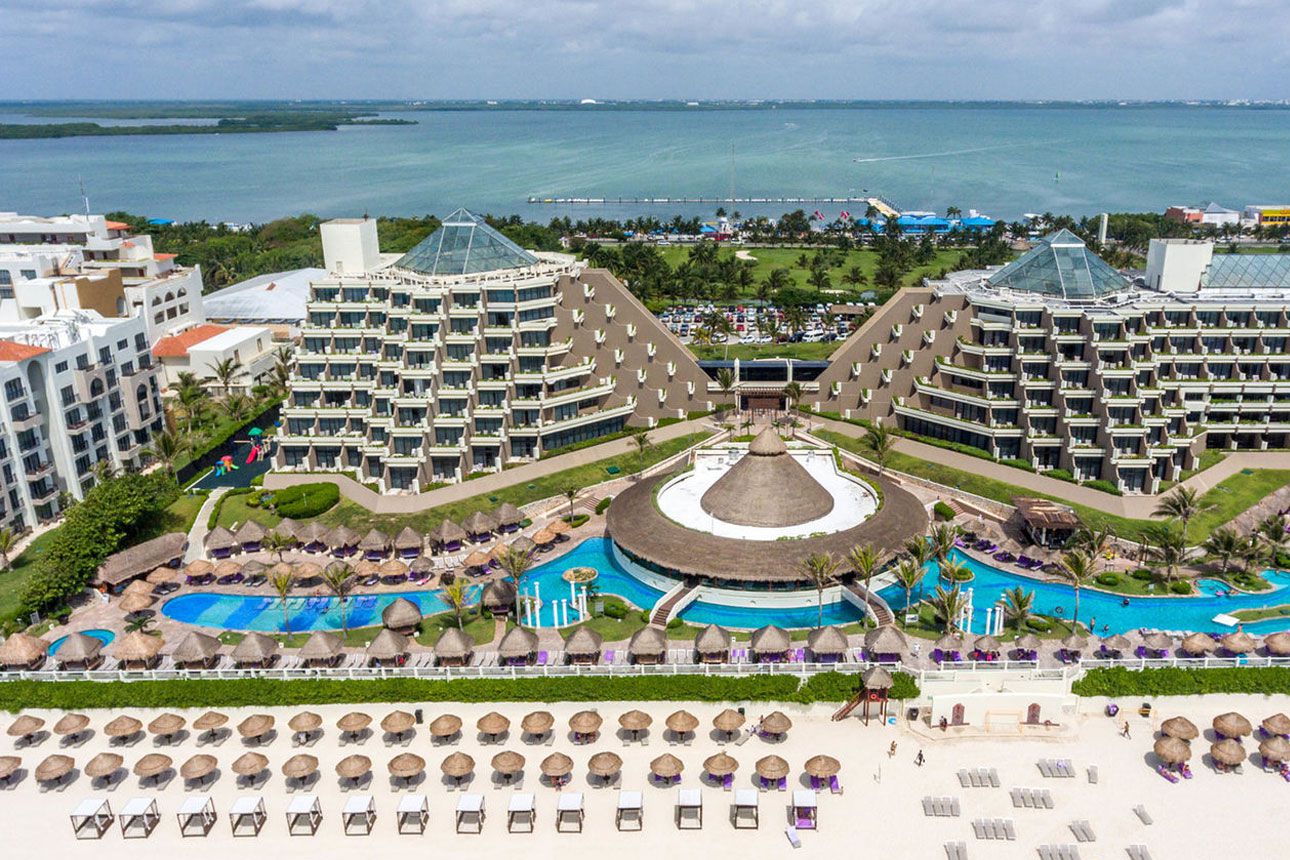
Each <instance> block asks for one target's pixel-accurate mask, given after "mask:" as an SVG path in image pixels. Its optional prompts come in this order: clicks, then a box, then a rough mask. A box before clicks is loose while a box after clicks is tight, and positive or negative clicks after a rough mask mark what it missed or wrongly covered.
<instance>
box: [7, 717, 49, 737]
mask: <svg viewBox="0 0 1290 860" xmlns="http://www.w3.org/2000/svg"><path fill="white" fill-rule="evenodd" d="M44 727H45V721H44V720H42V719H41V718H40V717H33V716H29V715H27V714H23V715H22V716H20V717H18V719H16V720H14V721H13V722H12V723H10V724H9V729H8V735H9V737H11V738H28V737H31V736H32V735H34V734H35V733H36V732H38V731H40V730H41V729H43V728H44Z"/></svg>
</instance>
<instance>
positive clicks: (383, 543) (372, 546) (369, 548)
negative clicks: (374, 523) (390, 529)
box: [358, 529, 390, 555]
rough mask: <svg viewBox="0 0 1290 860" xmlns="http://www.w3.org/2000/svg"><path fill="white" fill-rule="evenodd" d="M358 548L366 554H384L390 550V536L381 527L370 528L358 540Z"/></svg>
mask: <svg viewBox="0 0 1290 860" xmlns="http://www.w3.org/2000/svg"><path fill="white" fill-rule="evenodd" d="M358 549H359V551H360V552H362V553H363V554H364V555H367V554H368V553H375V554H379V555H384V554H385V553H387V552H389V551H390V536H389V535H387V534H386V533H385V532H383V531H381V530H380V529H369V530H368V532H367V534H365V535H363V539H362V540H360V541H359V542H358Z"/></svg>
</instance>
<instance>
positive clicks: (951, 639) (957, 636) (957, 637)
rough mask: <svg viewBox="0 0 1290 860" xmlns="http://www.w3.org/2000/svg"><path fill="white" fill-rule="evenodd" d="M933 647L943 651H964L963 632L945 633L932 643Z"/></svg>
mask: <svg viewBox="0 0 1290 860" xmlns="http://www.w3.org/2000/svg"><path fill="white" fill-rule="evenodd" d="M932 647H933V648H939V649H941V650H942V651H962V650H963V635H962V634H961V633H957V632H956V633H943V634H941V637H940V638H939V639H937V640H936V641H935V642H933V643H932Z"/></svg>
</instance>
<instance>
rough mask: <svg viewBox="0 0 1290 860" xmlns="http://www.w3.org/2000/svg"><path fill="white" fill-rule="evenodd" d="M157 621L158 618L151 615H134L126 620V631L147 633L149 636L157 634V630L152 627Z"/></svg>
mask: <svg viewBox="0 0 1290 860" xmlns="http://www.w3.org/2000/svg"><path fill="white" fill-rule="evenodd" d="M156 623H157V619H156V618H153V617H152V616H151V615H132V616H131V617H130V618H129V620H127V621H126V622H125V632H126V633H146V634H148V635H149V636H156V635H157V631H155V630H153V629H152V627H153V625H154V624H156Z"/></svg>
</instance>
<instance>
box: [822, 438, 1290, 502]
mask: <svg viewBox="0 0 1290 860" xmlns="http://www.w3.org/2000/svg"><path fill="white" fill-rule="evenodd" d="M809 418H810V421H811V424H812V425H813V426H816V427H823V428H824V429H826V430H832V431H834V432H836V433H841V434H843V435H845V436H851V437H853V438H857V439H858V438H860V437H862V436H864V434H865V430H864V428H863V427H858V426H856V425H855V424H848V423H847V422H845V421H834V420H833V419H830V418H821V417H819V416H818V415H812V416H809ZM895 449H896V450H897V451H899V452H900V453H902V454H908V455H909V456H911V457H917V458H919V459H920V460H928V461H930V462H933V463H941V464H943V465H946V466H950V467H951V468H955V469H960V470H962V471H964V472H971V473H972V474H975V475H981V476H982V477H986V478H990V479H992V480H995V481H1002V482H1004V483H1007V484H1012V485H1014V486H1017V487H1021V488H1023V489H1026V490H1031V491H1033V492H1037V493H1044V494H1046V495H1050V496H1056V497H1057V498H1060V499H1065V500H1066V501H1068V502H1073V503H1075V504H1078V505H1085V506H1086V507H1090V508H1093V509H1095V510H1099V511H1102V512H1104V513H1108V514H1114V515H1116V516H1120V517H1128V518H1130V519H1136V520H1146V519H1150V518H1151V516H1152V514H1153V513H1154V512H1155V510H1156V506H1157V505H1158V504H1159V503H1160V500H1161V499H1162V498H1163V497H1164V496H1165V495H1167V494H1165V493H1162V494H1160V495H1156V496H1112V495H1110V494H1109V493H1103V492H1101V491H1099V490H1094V489H1091V488H1089V487H1081V486H1080V485H1078V484H1072V483H1070V482H1069V481H1059V480H1057V479H1056V478H1048V477H1045V476H1044V475H1037V474H1035V473H1034V472H1027V471H1025V470H1024V469H1015V468H1013V467H1012V466H1005V465H1003V464H1002V463H996V462H994V461H992V460H985V459H982V458H980V457H972V456H970V455H968V454H960V453H959V452H957V451H951V450H948V449H946V448H938V447H937V446H935V445H928V444H925V443H923V442H918V441H916V440H913V439H903V438H902V439H897V440H896V445H895ZM1243 469H1290V451H1234V452H1232V453H1230V454H1228V455H1227V456H1226V457H1224V458H1223V460H1222V461H1221V462H1219V463H1217V464H1215V465H1213V466H1210V467H1209V468H1208V469H1206V470H1205V471H1203V472H1200V473H1198V474H1196V475H1193V476H1191V477H1190V478H1188V479H1187V480H1186V481H1183V482H1182V483H1181V484H1180V485H1179V486H1185V487H1190V488H1192V489H1194V490H1196V492H1198V493H1204V492H1206V491H1207V490H1211V489H1213V488H1214V487H1216V486H1217V485H1218V484H1219V483H1220V482H1221V481H1223V480H1225V479H1227V478H1230V477H1231V476H1232V475H1235V474H1238V473H1239V472H1241V470H1243Z"/></svg>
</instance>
